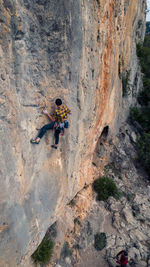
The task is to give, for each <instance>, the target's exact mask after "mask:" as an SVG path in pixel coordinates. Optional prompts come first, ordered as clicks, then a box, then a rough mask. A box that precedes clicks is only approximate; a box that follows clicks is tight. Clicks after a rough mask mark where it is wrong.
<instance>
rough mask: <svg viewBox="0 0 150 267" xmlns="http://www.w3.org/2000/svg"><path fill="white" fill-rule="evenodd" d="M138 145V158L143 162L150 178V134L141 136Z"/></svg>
mask: <svg viewBox="0 0 150 267" xmlns="http://www.w3.org/2000/svg"><path fill="white" fill-rule="evenodd" d="M137 145H138V147H139V156H138V158H139V159H140V160H141V161H142V162H143V165H144V166H145V168H146V170H147V172H148V174H149V176H150V133H145V134H144V136H140V137H139V139H138V141H137Z"/></svg>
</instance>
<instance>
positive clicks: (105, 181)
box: [93, 177, 119, 201]
mask: <svg viewBox="0 0 150 267" xmlns="http://www.w3.org/2000/svg"><path fill="white" fill-rule="evenodd" d="M93 189H94V190H95V191H96V192H97V194H98V195H97V199H98V200H103V201H106V200H107V199H108V198H109V197H110V196H112V197H114V198H118V196H119V191H118V188H117V186H116V184H115V182H114V181H113V180H112V179H111V178H109V177H99V178H98V179H97V180H95V181H94V183H93Z"/></svg>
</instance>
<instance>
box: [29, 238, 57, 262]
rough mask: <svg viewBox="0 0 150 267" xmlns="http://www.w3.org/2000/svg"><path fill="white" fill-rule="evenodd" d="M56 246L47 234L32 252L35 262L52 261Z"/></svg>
mask: <svg viewBox="0 0 150 267" xmlns="http://www.w3.org/2000/svg"><path fill="white" fill-rule="evenodd" d="M53 248H54V242H53V241H52V240H51V239H49V238H48V236H47V235H46V236H45V237H44V238H43V240H42V242H41V244H40V245H39V246H38V248H37V250H36V251H35V252H34V253H33V254H32V258H33V260H34V261H35V263H43V264H46V263H48V262H49V261H50V259H51V256H52V253H53Z"/></svg>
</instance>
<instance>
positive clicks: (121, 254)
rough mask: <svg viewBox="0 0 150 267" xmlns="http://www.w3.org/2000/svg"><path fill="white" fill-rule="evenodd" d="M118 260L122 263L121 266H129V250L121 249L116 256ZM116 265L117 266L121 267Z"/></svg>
mask: <svg viewBox="0 0 150 267" xmlns="http://www.w3.org/2000/svg"><path fill="white" fill-rule="evenodd" d="M116 259H117V260H116V262H117V263H118V264H120V265H119V266H121V267H123V266H127V263H128V252H127V251H126V250H121V251H120V252H119V253H118V254H117V256H116ZM119 266H116V267H119Z"/></svg>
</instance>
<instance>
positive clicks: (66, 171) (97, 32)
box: [0, 0, 145, 267]
mask: <svg viewBox="0 0 150 267" xmlns="http://www.w3.org/2000/svg"><path fill="white" fill-rule="evenodd" d="M144 22H145V0H143V1H141V0H137V1H128V0H119V1H118V0H116V1H114V0H108V1H104V0H91V1H84V0H76V1H73V0H69V1H68V0H64V1H60V0H30V1H29V0H19V1H18V0H15V1H13V0H5V1H2V0H1V1H0V60H1V64H0V138H1V146H0V149H1V153H0V164H1V168H0V174H1V180H0V203H1V204H0V236H1V243H0V265H1V266H11V267H13V266H15V267H16V266H21V264H24V263H23V262H24V257H25V255H28V256H29V255H31V253H32V252H33V251H34V250H35V248H36V246H37V245H38V244H39V242H40V241H41V239H42V238H43V235H44V233H45V232H46V229H47V227H48V226H49V225H51V224H52V223H53V222H54V221H55V220H56V219H57V217H58V216H59V214H60V213H61V212H62V210H63V207H64V205H65V204H66V203H67V202H68V201H69V200H70V199H71V198H72V197H73V196H74V195H75V194H76V192H77V191H79V190H80V189H81V188H82V187H83V186H84V185H85V183H90V182H91V180H92V178H93V174H94V170H93V167H92V159H93V153H94V151H95V147H96V144H97V142H98V139H99V136H100V135H101V132H102V130H103V128H104V127H106V126H108V127H107V129H108V132H109V134H110V135H113V134H114V133H115V132H116V131H117V129H118V126H119V123H120V122H121V120H123V119H125V118H126V116H127V110H128V106H129V105H130V104H131V103H132V101H133V95H134V93H135V92H136V90H137V89H138V87H139V85H140V80H139V76H138V74H137V73H138V64H137V59H136V52H135V48H136V42H139V41H141V40H143V38H144V32H145V26H144ZM127 75H128V76H130V78H129V79H128V80H127V86H126V90H127V92H126V95H127V96H126V97H125V98H123V97H122V95H123V89H122V81H121V79H122V80H123V79H124V78H126V77H127ZM131 85H132V86H131ZM57 97H60V98H62V100H63V102H64V103H66V104H67V105H68V106H69V107H70V108H71V110H72V113H73V114H72V116H71V119H70V128H69V129H68V130H66V134H65V136H64V137H63V138H62V139H61V140H60V146H59V149H58V151H52V150H51V148H50V144H51V143H52V138H53V137H52V135H53V134H52V132H49V133H47V134H46V136H45V137H44V138H43V139H42V140H41V143H40V144H39V145H38V146H32V145H31V144H30V142H29V140H30V139H31V138H32V137H34V136H36V134H37V133H36V131H37V130H36V128H40V127H41V126H42V125H43V124H45V123H48V120H47V119H46V118H45V117H44V115H41V109H42V107H43V106H45V105H46V106H47V108H48V109H49V111H52V110H53V108H54V101H55V99H56V98H57Z"/></svg>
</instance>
